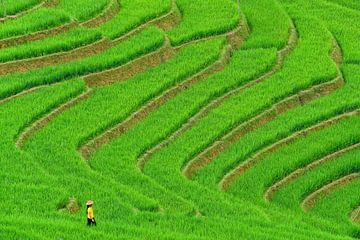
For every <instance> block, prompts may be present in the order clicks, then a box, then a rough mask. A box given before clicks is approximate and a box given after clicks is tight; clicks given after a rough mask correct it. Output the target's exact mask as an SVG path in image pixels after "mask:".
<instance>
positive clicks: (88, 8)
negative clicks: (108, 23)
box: [57, 0, 110, 21]
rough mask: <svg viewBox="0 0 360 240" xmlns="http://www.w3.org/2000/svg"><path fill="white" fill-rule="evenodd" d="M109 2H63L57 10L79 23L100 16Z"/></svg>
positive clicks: (104, 0) (65, 0)
mask: <svg viewBox="0 0 360 240" xmlns="http://www.w3.org/2000/svg"><path fill="white" fill-rule="evenodd" d="M109 2H110V0H81V1H79V0H61V1H60V4H59V5H58V6H57V8H58V9H60V10H63V11H65V12H66V13H68V14H69V15H71V16H72V17H74V18H76V19H77V20H79V21H85V20H88V19H90V18H91V17H94V16H95V15H97V14H99V13H100V12H101V11H102V10H103V9H105V8H106V6H107V5H108V4H109Z"/></svg>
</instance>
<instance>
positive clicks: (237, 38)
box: [79, 19, 249, 166]
mask: <svg viewBox="0 0 360 240" xmlns="http://www.w3.org/2000/svg"><path fill="white" fill-rule="evenodd" d="M248 34H249V33H248V26H247V25H246V21H245V19H242V21H241V22H240V24H239V27H238V28H237V29H235V30H234V31H231V32H229V33H226V34H223V35H220V36H225V37H226V39H227V42H228V46H227V47H225V49H224V50H223V53H222V56H221V58H220V59H219V60H218V61H216V62H215V63H213V64H212V65H210V66H208V67H207V68H205V69H203V70H202V71H200V72H199V73H197V74H196V75H194V76H192V77H190V78H188V79H187V80H185V81H184V82H182V83H181V84H178V85H176V86H175V87H173V88H170V89H168V90H167V91H165V92H164V93H162V94H161V95H159V96H157V97H155V98H154V99H153V100H151V101H150V102H149V103H147V104H146V105H144V106H143V107H142V108H141V109H140V110H138V111H136V112H134V113H133V114H132V115H131V116H130V117H128V118H127V119H126V120H125V121H124V122H122V123H120V124H118V125H116V126H114V127H112V128H110V129H109V130H107V131H106V132H104V133H103V134H101V135H99V136H98V137H96V138H94V139H92V140H90V141H89V142H87V143H85V144H84V145H83V146H81V147H80V148H79V152H80V154H81V155H82V156H83V158H84V159H88V158H89V157H90V156H91V155H92V154H93V153H94V152H95V151H96V150H97V149H98V148H100V147H101V146H102V145H104V144H107V143H109V142H110V141H111V140H113V139H114V138H116V137H119V136H120V135H121V134H123V133H124V132H126V131H127V130H128V129H129V128H131V127H132V126H134V125H135V124H136V123H138V122H140V121H141V120H143V119H144V118H145V117H146V116H148V114H149V113H150V112H152V111H154V110H155V109H157V108H158V107H159V106H161V105H162V104H164V103H165V102H167V101H168V100H170V99H171V98H173V97H175V96H176V95H177V94H179V93H180V92H182V91H183V90H185V89H187V88H188V87H190V86H191V85H193V84H196V83H197V82H199V81H201V80H203V79H205V78H207V77H209V76H210V75H213V74H215V73H216V72H219V71H221V70H223V68H224V67H225V65H226V64H227V63H228V61H229V59H230V55H231V52H232V49H233V48H238V47H239V46H240V45H241V43H242V42H243V41H244V40H245V39H246V38H247V36H248ZM215 37H219V36H215ZM212 38H213V37H210V38H204V39H201V40H197V41H195V42H196V43H197V42H200V41H206V40H209V39H212ZM193 43H194V42H191V43H188V44H186V45H182V46H179V47H176V48H172V47H170V42H168V44H169V52H170V51H171V52H173V54H174V53H175V52H177V51H180V50H181V49H182V48H184V47H186V46H188V45H189V44H193ZM155 59H156V58H155ZM160 59H161V57H160V58H159V57H157V61H160ZM162 60H163V59H162ZM161 62H162V61H160V63H161ZM130 64H132V63H130ZM128 69H133V67H131V68H129V67H128V68H124V71H128ZM119 70H120V69H119ZM120 71H121V70H120ZM111 72H112V71H109V73H106V74H109V75H110V76H112V73H111ZM136 72H137V73H138V71H136ZM125 76H130V75H126V74H122V75H121V79H128V78H129V77H125ZM98 79H101V80H102V81H104V79H106V78H104V77H101V78H100V77H99V78H98ZM95 81H96V82H97V83H99V80H95ZM87 82H88V84H89V85H90V86H92V85H91V83H89V80H87ZM105 84H108V82H106V83H105ZM97 85H99V84H97ZM141 165H142V163H141V161H140V162H139V166H141Z"/></svg>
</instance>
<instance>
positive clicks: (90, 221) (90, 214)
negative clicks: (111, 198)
mask: <svg viewBox="0 0 360 240" xmlns="http://www.w3.org/2000/svg"><path fill="white" fill-rule="evenodd" d="M93 205H94V202H93V201H92V200H89V201H87V202H86V215H87V225H88V226H92V225H94V226H96V221H95V217H94V211H93Z"/></svg>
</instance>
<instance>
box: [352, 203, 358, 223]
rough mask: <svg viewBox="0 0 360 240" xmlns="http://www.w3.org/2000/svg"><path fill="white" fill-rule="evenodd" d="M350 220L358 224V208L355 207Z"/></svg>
mask: <svg viewBox="0 0 360 240" xmlns="http://www.w3.org/2000/svg"><path fill="white" fill-rule="evenodd" d="M350 219H351V220H352V221H354V222H357V223H360V206H359V207H357V208H356V209H355V210H354V211H353V212H352V213H351V214H350Z"/></svg>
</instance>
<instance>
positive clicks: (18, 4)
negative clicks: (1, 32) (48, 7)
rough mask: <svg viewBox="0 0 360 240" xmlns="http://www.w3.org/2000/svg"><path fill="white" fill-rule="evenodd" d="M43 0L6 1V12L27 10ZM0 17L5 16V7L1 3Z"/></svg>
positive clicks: (8, 13) (13, 12)
mask: <svg viewBox="0 0 360 240" xmlns="http://www.w3.org/2000/svg"><path fill="white" fill-rule="evenodd" d="M41 2H43V0H17V1H6V2H5V4H6V14H7V15H15V14H17V13H19V12H22V11H25V10H27V9H29V8H31V7H33V6H35V5H37V4H39V3H41ZM0 17H4V7H3V6H2V5H0Z"/></svg>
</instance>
